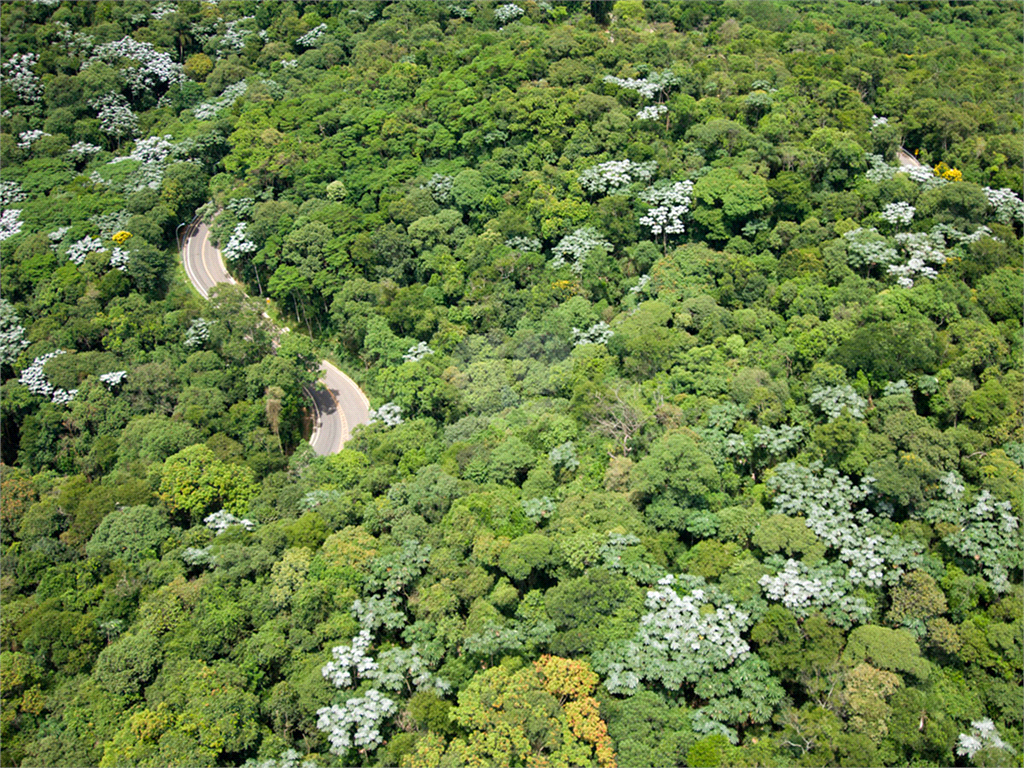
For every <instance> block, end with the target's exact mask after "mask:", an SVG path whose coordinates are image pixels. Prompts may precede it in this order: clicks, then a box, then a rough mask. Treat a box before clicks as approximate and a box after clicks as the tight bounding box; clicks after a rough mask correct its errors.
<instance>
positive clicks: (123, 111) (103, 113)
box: [89, 93, 139, 149]
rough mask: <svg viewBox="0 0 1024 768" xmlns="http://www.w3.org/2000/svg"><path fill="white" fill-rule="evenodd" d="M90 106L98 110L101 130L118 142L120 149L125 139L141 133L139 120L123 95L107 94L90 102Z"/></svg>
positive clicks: (97, 115) (97, 114)
mask: <svg viewBox="0 0 1024 768" xmlns="http://www.w3.org/2000/svg"><path fill="white" fill-rule="evenodd" d="M89 106H90V107H92V108H93V109H95V110H96V117H97V119H98V120H99V121H100V130H102V131H103V132H104V133H106V134H109V135H110V136H113V137H114V138H115V139H116V140H117V147H118V149H120V148H121V141H122V140H123V139H126V138H128V137H130V136H134V135H135V134H136V133H138V132H139V119H138V117H136V116H135V113H134V112H132V109H131V107H130V106H128V102H127V100H125V98H124V97H123V96H122V95H121V94H119V93H109V94H106V95H104V96H101V97H100V98H98V99H93V100H92V101H90V102H89Z"/></svg>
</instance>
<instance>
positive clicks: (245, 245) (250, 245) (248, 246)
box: [221, 221, 257, 263]
mask: <svg viewBox="0 0 1024 768" xmlns="http://www.w3.org/2000/svg"><path fill="white" fill-rule="evenodd" d="M256 249H257V246H256V243H254V242H253V241H252V240H250V239H249V225H248V224H246V223H245V222H244V221H240V222H238V224H236V225H235V228H234V230H233V231H232V232H231V237H230V238H228V242H227V244H226V245H225V246H224V247H223V248H221V253H222V254H224V258H225V259H227V260H228V261H230V262H232V263H233V262H236V261H238V260H239V259H240V258H242V257H243V256H247V255H248V254H250V253H255V252H256Z"/></svg>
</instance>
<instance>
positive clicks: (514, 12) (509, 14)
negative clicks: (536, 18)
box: [494, 3, 526, 26]
mask: <svg viewBox="0 0 1024 768" xmlns="http://www.w3.org/2000/svg"><path fill="white" fill-rule="evenodd" d="M524 13H526V11H524V10H523V9H522V8H520V7H519V6H518V5H516V4H515V3H505V4H504V5H499V6H498V7H497V8H495V9H494V18H495V19H496V20H497V22H498V24H500V25H501V26H505V25H506V24H508V23H510V22H513V21H515V20H516V19H518V18H519V17H521V16H522V15H523V14H524Z"/></svg>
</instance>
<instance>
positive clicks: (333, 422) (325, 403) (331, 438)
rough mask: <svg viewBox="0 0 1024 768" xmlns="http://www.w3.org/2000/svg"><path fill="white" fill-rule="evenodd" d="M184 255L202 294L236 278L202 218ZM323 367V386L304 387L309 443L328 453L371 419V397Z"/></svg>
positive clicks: (189, 235) (190, 234)
mask: <svg viewBox="0 0 1024 768" xmlns="http://www.w3.org/2000/svg"><path fill="white" fill-rule="evenodd" d="M181 255H182V261H183V262H184V264H185V272H186V274H188V279H189V280H190V281H191V282H192V285H193V286H195V289H196V290H197V291H199V293H200V294H202V296H203V298H209V297H210V290H211V289H212V288H213V287H214V286H215V285H217V284H218V283H235V282H236V281H235V279H234V278H233V277H231V275H230V274H228V270H227V267H225V266H224V259H222V258H221V255H220V251H219V250H217V249H216V248H214V246H213V244H212V243H211V242H210V230H209V228H208V227H207V226H206V225H205V224H203V223H202V222H199V221H193V222H192V223H191V224H189V226H188V228H187V229H186V230H185V237H184V240H183V241H182V248H181ZM286 330H287V329H286ZM320 371H321V374H322V375H321V377H320V381H318V382H317V384H318V385H320V386H318V387H317V388H315V389H314V388H313V387H305V392H306V395H307V396H308V397H309V399H310V400H311V401H312V402H313V414H314V419H313V434H312V435H311V436H310V438H309V443H310V445H312V446H313V450H314V451H316V452H317V453H318V454H320V455H321V456H327V455H329V454H332V453H337V452H338V451H340V450H341V449H342V446H343V445H344V444H345V441H347V440H348V439H349V437H350V436H351V433H350V432H349V430H350V429H352V428H354V427H355V426H356V425H358V424H367V423H368V422H369V421H370V413H369V411H370V401H369V400H367V399H366V395H364V394H363V391H362V390H361V389H359V387H358V385H357V384H356V383H355V382H354V381H352V379H350V378H349V377H348V376H346V375H345V374H344V373H342V372H341V371H339V370H338V369H337V368H336V367H334V366H333V365H331V363H329V362H327V361H326V360H324V361H323V362H322V363H320Z"/></svg>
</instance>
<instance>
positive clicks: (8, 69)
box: [3, 53, 43, 104]
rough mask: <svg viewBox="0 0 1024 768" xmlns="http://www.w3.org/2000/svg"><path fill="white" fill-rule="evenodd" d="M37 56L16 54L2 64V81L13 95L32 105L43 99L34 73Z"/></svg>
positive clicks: (40, 87) (37, 60)
mask: <svg viewBox="0 0 1024 768" xmlns="http://www.w3.org/2000/svg"><path fill="white" fill-rule="evenodd" d="M38 63H39V56H38V55H37V54H35V53H16V54H14V55H13V56H11V57H10V58H9V59H8V60H7V61H5V62H4V67H3V72H4V80H5V81H6V82H7V84H8V85H9V86H10V87H11V90H12V91H14V95H15V96H17V97H18V98H19V99H20V100H21V101H23V102H25V103H26V104H34V103H35V102H37V101H39V100H40V99H41V98H42V97H43V87H42V85H41V84H40V82H39V75H37V74H36V73H35V67H36V64H38Z"/></svg>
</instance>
